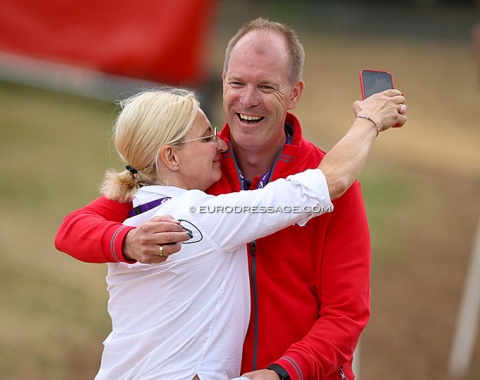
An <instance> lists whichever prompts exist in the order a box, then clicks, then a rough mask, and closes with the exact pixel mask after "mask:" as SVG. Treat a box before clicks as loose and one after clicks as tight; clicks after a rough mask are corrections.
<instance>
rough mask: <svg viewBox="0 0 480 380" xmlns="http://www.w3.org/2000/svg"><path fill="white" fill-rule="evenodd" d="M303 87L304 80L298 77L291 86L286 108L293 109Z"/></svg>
mask: <svg viewBox="0 0 480 380" xmlns="http://www.w3.org/2000/svg"><path fill="white" fill-rule="evenodd" d="M304 89H305V82H304V81H303V80H302V79H300V80H299V81H298V82H297V83H296V84H295V85H294V86H293V88H292V92H291V95H290V99H289V104H288V109H289V110H293V109H294V108H295V107H296V106H297V104H298V102H299V101H300V97H301V96H302V93H303V90H304Z"/></svg>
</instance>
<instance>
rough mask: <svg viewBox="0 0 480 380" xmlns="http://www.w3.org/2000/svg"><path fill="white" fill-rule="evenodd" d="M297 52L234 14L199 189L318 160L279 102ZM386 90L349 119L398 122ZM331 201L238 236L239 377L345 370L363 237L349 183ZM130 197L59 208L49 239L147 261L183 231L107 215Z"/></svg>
mask: <svg viewBox="0 0 480 380" xmlns="http://www.w3.org/2000/svg"><path fill="white" fill-rule="evenodd" d="M303 62H304V52H303V47H302V45H301V44H300V42H299V41H298V38H297V36H296V34H295V32H294V31H293V30H291V29H290V28H289V27H287V26H285V25H282V24H279V23H274V22H270V21H268V20H265V19H257V20H254V21H252V22H251V23H249V24H247V25H245V26H244V27H243V28H242V29H240V31H239V32H238V33H237V34H236V35H235V36H234V37H233V38H232V40H231V41H230V42H229V44H228V47H227V50H226V56H225V65H224V71H223V76H222V78H223V98H224V100H223V104H224V111H225V115H226V119H227V124H226V125H225V127H224V128H223V129H222V132H221V136H222V138H224V139H226V140H227V142H228V144H229V147H230V149H229V150H228V151H227V152H226V153H225V154H224V155H223V159H222V172H223V176H222V179H221V180H220V181H219V182H217V183H216V184H215V185H213V187H212V188H211V189H210V190H209V192H210V193H212V194H220V193H226V192H231V191H239V190H241V189H254V188H258V187H262V186H264V185H265V183H267V182H268V181H271V180H275V179H277V178H284V177H286V176H288V175H290V174H293V173H297V172H299V171H303V170H305V169H307V168H314V167H317V166H318V163H319V162H320V160H321V159H322V158H323V156H324V155H325V153H324V152H322V151H321V150H319V149H318V148H316V147H315V146H314V145H313V144H311V143H310V142H308V141H306V140H304V139H303V137H302V131H301V127H300V123H299V121H298V120H297V119H296V117H295V116H294V115H293V114H291V113H289V111H290V110H292V109H294V108H295V107H296V105H297V103H298V101H299V100H300V98H301V95H302V92H303V89H304V82H303V80H302V79H301V78H302V70H303ZM392 97H395V98H396V99H401V103H403V102H404V101H405V99H404V98H403V96H402V95H401V93H400V92H399V91H397V90H390V91H386V92H384V93H382V94H381V95H379V96H373V97H371V98H370V99H367V100H366V101H363V102H356V103H355V104H354V111H355V113H356V115H362V116H364V117H363V118H357V119H356V120H355V123H362V124H364V125H365V127H366V128H367V127H370V128H373V126H375V127H376V128H377V129H382V125H384V124H385V123H390V124H389V125H395V124H397V125H399V126H401V125H403V124H404V123H405V122H406V117H405V112H406V107H405V106H404V105H403V104H392V102H391V98H392ZM392 109H393V111H395V112H393V113H392ZM365 116H366V118H365ZM334 207H335V209H334V212H333V213H330V214H329V215H325V216H321V217H319V218H317V219H316V220H312V221H311V223H309V225H307V226H306V227H303V228H300V227H298V226H291V227H289V228H286V229H284V230H282V231H280V232H277V233H275V234H273V235H270V236H268V237H265V238H262V239H259V240H257V241H253V242H251V243H250V244H249V247H248V248H249V265H250V275H251V295H252V314H251V319H250V325H249V329H248V332H247V336H246V339H245V343H244V351H243V357H242V372H243V373H244V376H246V377H247V378H249V379H255V380H269V379H271V380H278V379H292V380H293V379H295V380H296V379H353V378H354V375H353V372H352V357H353V352H354V349H355V346H356V344H357V342H358V339H359V336H360V333H361V332H362V330H363V329H364V327H365V326H366V324H367V322H368V319H369V315H370V294H369V292H370V289H369V285H370V239H369V230H368V224H367V218H366V213H365V208H364V203H363V199H362V195H361V190H360V185H359V183H358V182H356V183H354V184H353V185H352V186H351V187H350V189H349V190H348V191H347V192H346V193H345V194H344V195H343V196H342V197H340V198H338V199H337V200H336V201H334ZM130 208H131V205H130V204H126V205H122V204H118V203H115V202H109V201H107V200H105V199H104V198H99V199H97V200H96V201H94V202H92V203H91V204H90V205H88V206H87V207H86V208H84V209H80V210H77V211H76V212H74V213H72V214H71V215H70V216H68V217H67V218H66V220H65V221H64V223H63V224H62V226H61V228H60V230H59V232H58V233H57V237H56V246H57V248H58V249H59V250H62V251H65V252H68V253H69V254H71V255H73V256H74V257H76V258H79V259H81V260H83V261H90V262H94V261H96V262H102V261H118V260H129V259H132V260H138V261H141V262H145V263H149V262H160V261H162V260H165V257H164V256H165V255H168V254H171V253H172V252H173V251H175V250H176V249H178V245H177V246H174V247H173V248H172V247H171V246H170V245H168V244H165V243H167V242H172V241H176V240H175V239H177V238H178V237H179V236H181V237H182V239H186V237H185V234H182V232H180V229H179V227H178V225H176V224H174V222H172V223H168V221H167V220H166V219H164V220H162V221H153V222H150V224H147V225H145V227H144V228H143V230H142V229H141V228H139V229H137V230H131V231H126V230H125V228H126V227H125V226H122V225H120V224H118V223H117V224H115V223H113V222H111V221H112V220H113V221H117V222H122V221H123V220H124V219H125V218H126V217H127V213H128V211H129V210H130ZM104 219H108V220H110V221H109V222H107V221H105V220H104ZM157 227H158V228H157ZM166 230H168V231H169V232H168V233H167V234H166V235H162V234H160V233H154V232H156V231H166ZM86 231H87V232H86ZM89 232H91V234H89V235H87V233H89ZM87 236H88V240H85V237H87ZM161 236H162V237H161ZM163 238H164V239H163ZM162 239H163V240H162ZM100 245H101V246H102V250H101V252H100V253H97V252H98V251H100V250H99V246H100ZM159 246H160V247H161V251H162V257H160V256H159ZM122 247H123V256H122ZM167 249H168V250H169V251H168V252H166V250H167Z"/></svg>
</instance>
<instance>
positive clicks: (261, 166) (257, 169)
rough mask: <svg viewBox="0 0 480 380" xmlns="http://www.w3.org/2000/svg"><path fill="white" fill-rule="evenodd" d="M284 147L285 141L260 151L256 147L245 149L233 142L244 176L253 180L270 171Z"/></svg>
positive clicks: (236, 157)
mask: <svg viewBox="0 0 480 380" xmlns="http://www.w3.org/2000/svg"><path fill="white" fill-rule="evenodd" d="M282 147H283V142H282V143H281V144H277V145H276V146H274V147H272V148H270V149H266V150H263V151H258V150H256V149H248V148H247V149H244V148H241V147H239V146H235V144H233V151H234V154H235V160H236V162H237V165H238V167H239V169H240V170H241V172H242V174H243V176H244V177H245V178H246V179H247V180H248V181H251V180H252V179H253V178H255V177H259V176H262V175H263V174H265V173H266V172H268V171H269V170H270V169H271V168H272V166H273V164H274V163H275V160H276V158H277V156H278V153H279V152H280V150H281V149H282Z"/></svg>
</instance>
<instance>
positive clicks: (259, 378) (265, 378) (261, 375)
mask: <svg viewBox="0 0 480 380" xmlns="http://www.w3.org/2000/svg"><path fill="white" fill-rule="evenodd" d="M243 377H245V378H247V379H250V380H279V378H278V375H277V373H276V372H275V371H272V370H271V369H260V370H258V371H253V372H248V373H244V374H243V375H242V377H241V378H243Z"/></svg>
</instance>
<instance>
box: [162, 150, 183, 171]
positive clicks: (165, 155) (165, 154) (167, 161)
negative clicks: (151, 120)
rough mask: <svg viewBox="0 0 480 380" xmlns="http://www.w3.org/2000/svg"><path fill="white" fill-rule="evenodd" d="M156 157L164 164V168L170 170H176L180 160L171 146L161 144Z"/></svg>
mask: <svg viewBox="0 0 480 380" xmlns="http://www.w3.org/2000/svg"><path fill="white" fill-rule="evenodd" d="M158 159H159V160H160V162H161V163H162V164H163V165H165V167H166V168H168V169H171V170H178V166H179V161H180V160H179V157H178V154H177V151H176V150H175V148H173V147H172V146H170V145H164V146H162V148H161V149H160V153H159V154H158Z"/></svg>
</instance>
